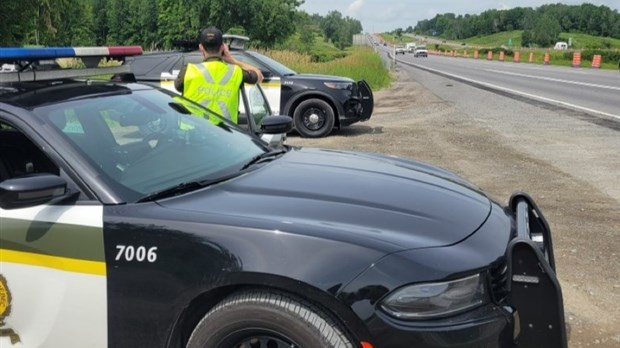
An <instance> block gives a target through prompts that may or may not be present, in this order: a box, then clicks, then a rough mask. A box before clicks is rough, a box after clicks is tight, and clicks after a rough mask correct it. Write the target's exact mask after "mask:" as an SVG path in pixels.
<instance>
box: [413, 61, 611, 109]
mask: <svg viewBox="0 0 620 348" xmlns="http://www.w3.org/2000/svg"><path fill="white" fill-rule="evenodd" d="M410 64H412V65H414V66H418V67H420V68H422V69H426V70H428V71H434V72H436V73H438V74H439V75H445V76H451V77H454V78H456V79H459V80H463V81H468V82H471V83H475V84H478V85H481V86H485V87H489V88H492V89H498V90H500V91H505V92H508V93H513V94H517V95H522V96H524V97H528V98H532V99H537V100H542V101H544V102H547V103H552V104H557V105H563V106H567V107H570V108H573V109H577V110H581V111H585V112H589V113H594V114H599V115H603V116H607V117H611V118H615V119H618V120H620V115H614V114H610V113H608V112H604V111H599V110H595V109H590V108H586V107H584V106H579V105H575V104H571V103H567V102H563V101H560V100H555V99H551V98H546V97H541V96H537V95H535V94H530V93H525V92H521V91H517V90H515V89H510V88H505V87H502V86H498V85H494V84H491V83H486V82H482V81H477V80H472V79H470V78H467V77H464V76H460V75H455V74H450V73H447V72H445V71H440V70H436V69H433V68H429V67H427V66H422V65H418V64H414V63H410Z"/></svg>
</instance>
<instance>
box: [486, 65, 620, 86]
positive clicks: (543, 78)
mask: <svg viewBox="0 0 620 348" xmlns="http://www.w3.org/2000/svg"><path fill="white" fill-rule="evenodd" d="M485 70H486V71H489V72H494V73H498V74H504V75H511V76H519V77H528V78H531V79H538V80H545V81H553V82H562V83H569V84H572V85H580V86H587V87H595V88H602V89H611V90H614V91H620V87H615V86H606V85H598V84H595V83H587V82H578V81H570V80H563V79H554V78H552V77H542V76H535V75H527V74H519V73H513V72H507V71H501V70H493V69H485Z"/></svg>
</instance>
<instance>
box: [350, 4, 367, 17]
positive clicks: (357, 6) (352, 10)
mask: <svg viewBox="0 0 620 348" xmlns="http://www.w3.org/2000/svg"><path fill="white" fill-rule="evenodd" d="M362 7H364V0H353V2H352V3H351V4H350V5H349V7H348V8H347V14H348V15H350V16H355V15H357V14H358V12H359V11H360V10H361V9H362Z"/></svg>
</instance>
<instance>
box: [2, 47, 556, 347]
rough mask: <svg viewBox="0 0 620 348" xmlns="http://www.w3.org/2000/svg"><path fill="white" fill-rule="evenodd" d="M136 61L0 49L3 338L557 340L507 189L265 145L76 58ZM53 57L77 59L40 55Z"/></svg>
mask: <svg viewBox="0 0 620 348" xmlns="http://www.w3.org/2000/svg"><path fill="white" fill-rule="evenodd" d="M140 53H141V49H140V48H139V47H110V48H40V49H21V48H0V63H7V64H15V65H16V67H17V69H16V70H17V71H14V72H5V73H2V74H1V75H0V80H1V82H0V329H1V331H0V332H1V335H0V345H1V346H2V347H80V348H81V347H208V348H211V347H213V348H230V347H262V348H284V347H288V348H291V347H311V348H323V347H326V348H377V347H392V348H411V347H421V348H424V347H560V348H564V347H566V346H567V342H566V331H565V326H564V310H563V304H562V293H561V288H560V284H559V283H558V280H557V278H556V273H555V264H554V256H553V246H552V242H551V233H550V230H549V226H548V224H547V223H546V221H545V218H544V216H543V214H542V212H541V211H540V210H539V209H538V207H537V206H536V204H535V203H534V201H533V200H532V198H530V197H529V196H528V195H527V194H524V193H516V194H514V195H513V196H512V197H511V199H510V201H509V204H508V206H502V205H501V204H499V203H498V202H495V201H493V200H491V199H489V198H488V197H487V195H485V194H484V193H483V192H481V191H480V190H479V189H477V188H476V187H475V186H474V185H472V184H471V183H469V182H467V181H466V180H464V179H463V178H460V177H458V176H456V175H455V174H453V173H450V172H448V171H446V170H443V169H440V168H437V167H434V166H432V165H429V164H425V163H421V162H417V161H413V160H408V159H404V158H398V157H393V156H384V155H379V154H369V153H358V152H348V151H339V150H324V149H314V148H300V147H289V146H285V145H284V146H280V147H276V148H274V147H270V146H269V144H268V143H266V142H264V141H262V140H261V139H260V138H259V137H258V136H256V135H255V134H252V133H251V132H247V130H245V129H242V128H239V127H238V126H237V125H235V124H232V123H230V122H229V121H227V120H225V119H223V118H221V117H219V116H218V115H215V114H213V113H212V112H210V111H209V110H207V109H204V108H203V107H202V106H200V105H198V104H195V103H192V102H190V101H188V100H186V99H184V98H182V97H181V96H179V95H178V94H175V93H172V92H169V91H166V90H164V89H160V88H157V87H153V86H149V85H143V84H139V83H134V82H131V81H128V80H130V78H126V77H127V76H130V75H124V74H126V73H127V71H126V70H125V68H126V65H121V66H118V67H112V68H108V70H102V69H100V68H95V67H94V66H92V61H97V60H99V59H100V58H101V57H103V56H105V57H108V58H110V57H111V58H115V59H119V60H122V59H123V57H125V56H128V55H132V54H140ZM63 57H74V58H75V57H82V58H84V59H86V61H90V62H91V64H86V65H87V68H86V69H78V70H66V69H62V70H59V69H58V68H57V67H55V65H48V66H50V67H49V68H46V69H43V68H40V67H42V66H43V65H47V64H46V63H45V62H46V61H49V60H52V59H55V58H63ZM93 74H94V75H99V76H101V75H104V76H113V78H112V79H111V80H108V79H105V80H95V79H91V78H88V77H87V76H90V75H93ZM290 127H291V120H290V118H288V117H278V116H272V117H266V118H264V119H263V120H262V128H263V131H264V132H275V133H278V132H282V131H286V130H288V129H290Z"/></svg>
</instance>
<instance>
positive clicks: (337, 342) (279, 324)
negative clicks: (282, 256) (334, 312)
mask: <svg viewBox="0 0 620 348" xmlns="http://www.w3.org/2000/svg"><path fill="white" fill-rule="evenodd" d="M187 347H188V348H198V347H201V348H230V347H256V348H275V347H277V348H284V347H287V348H294V347H325V348H353V344H352V343H351V342H350V341H349V339H348V338H347V337H346V335H345V333H344V330H342V329H341V328H340V327H339V325H338V324H337V323H336V322H335V321H334V320H333V319H331V318H330V317H329V316H328V315H327V314H326V313H324V312H323V311H321V310H320V309H319V308H316V307H315V306H313V305H312V304H311V303H309V302H307V301H305V300H302V299H299V298H296V297H293V296H290V295H288V294H285V293H281V292H271V291H264V290H254V291H246V292H241V293H237V294H233V295H231V296H230V297H228V298H226V299H224V300H223V301H222V302H220V303H219V304H218V305H216V306H215V308H213V309H212V310H211V311H209V312H208V313H207V314H206V315H205V316H204V317H203V318H202V320H201V321H200V322H199V323H198V325H197V326H196V328H195V329H194V331H193V332H192V335H191V336H190V339H189V342H188V344H187Z"/></svg>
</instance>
